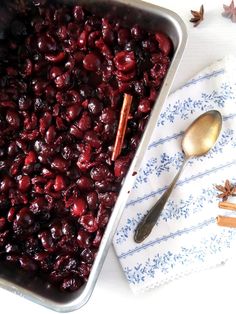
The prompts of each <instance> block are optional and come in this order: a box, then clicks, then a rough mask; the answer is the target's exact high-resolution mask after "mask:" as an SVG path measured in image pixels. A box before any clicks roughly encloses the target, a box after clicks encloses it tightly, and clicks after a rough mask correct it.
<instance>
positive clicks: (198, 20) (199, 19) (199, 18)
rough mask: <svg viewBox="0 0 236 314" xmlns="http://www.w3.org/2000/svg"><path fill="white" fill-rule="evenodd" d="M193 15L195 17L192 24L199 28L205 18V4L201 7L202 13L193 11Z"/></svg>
mask: <svg viewBox="0 0 236 314" xmlns="http://www.w3.org/2000/svg"><path fill="white" fill-rule="evenodd" d="M191 14H192V15H193V17H192V18H191V20H190V22H191V23H194V25H193V26H194V27H196V26H198V25H199V24H200V23H201V22H202V21H203V18H204V7H203V4H202V5H201V7H200V11H199V12H198V11H193V10H191Z"/></svg>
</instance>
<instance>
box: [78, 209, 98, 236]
mask: <svg viewBox="0 0 236 314" xmlns="http://www.w3.org/2000/svg"><path fill="white" fill-rule="evenodd" d="M80 223H81V225H82V226H83V227H84V229H85V230H86V231H88V232H94V231H96V230H97V229H98V225H97V222H96V219H95V217H94V216H93V215H92V214H91V213H88V214H86V215H83V216H82V217H81V218H80Z"/></svg>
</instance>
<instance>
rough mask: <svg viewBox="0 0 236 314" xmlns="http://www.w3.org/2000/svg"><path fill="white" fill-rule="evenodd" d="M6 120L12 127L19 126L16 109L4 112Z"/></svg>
mask: <svg viewBox="0 0 236 314" xmlns="http://www.w3.org/2000/svg"><path fill="white" fill-rule="evenodd" d="M6 121H7V122H8V123H9V124H10V126H11V127H12V128H13V129H18V128H19V126H20V117H19V115H18V113H17V112H16V111H13V110H8V111H7V114H6Z"/></svg>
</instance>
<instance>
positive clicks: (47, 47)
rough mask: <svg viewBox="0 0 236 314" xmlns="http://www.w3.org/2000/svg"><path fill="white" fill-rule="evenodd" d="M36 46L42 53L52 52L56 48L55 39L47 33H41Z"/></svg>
mask: <svg viewBox="0 0 236 314" xmlns="http://www.w3.org/2000/svg"><path fill="white" fill-rule="evenodd" d="M37 46H38V48H39V50H40V51H41V52H43V53H46V52H53V51H56V50H57V43H56V41H55V39H54V38H53V37H52V36H51V35H49V34H44V35H41V36H40V37H39V38H38V39H37Z"/></svg>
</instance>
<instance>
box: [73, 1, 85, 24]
mask: <svg viewBox="0 0 236 314" xmlns="http://www.w3.org/2000/svg"><path fill="white" fill-rule="evenodd" d="M73 14H74V18H75V19H76V21H77V22H81V21H83V19H84V11H83V9H82V8H81V6H79V5H76V6H75V7H74V9H73Z"/></svg>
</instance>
